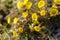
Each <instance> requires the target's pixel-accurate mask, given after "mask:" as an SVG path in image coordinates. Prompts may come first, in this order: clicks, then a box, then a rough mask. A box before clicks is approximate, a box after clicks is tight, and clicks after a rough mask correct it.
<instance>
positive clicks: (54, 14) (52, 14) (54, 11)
mask: <svg viewBox="0 0 60 40" xmlns="http://www.w3.org/2000/svg"><path fill="white" fill-rule="evenodd" d="M56 15H58V10H57V9H51V10H50V16H56Z"/></svg>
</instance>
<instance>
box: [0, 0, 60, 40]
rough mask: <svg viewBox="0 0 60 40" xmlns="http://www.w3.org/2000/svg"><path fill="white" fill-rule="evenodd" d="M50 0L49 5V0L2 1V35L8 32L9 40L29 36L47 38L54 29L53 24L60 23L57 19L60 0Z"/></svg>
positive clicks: (23, 38)
mask: <svg viewBox="0 0 60 40" xmlns="http://www.w3.org/2000/svg"><path fill="white" fill-rule="evenodd" d="M1 1H2V0H1ZM51 2H52V4H51V5H50V6H49V3H50V0H15V1H13V0H10V1H6V0H4V1H2V2H1V4H2V3H5V4H4V5H3V6H4V7H3V8H1V9H0V10H1V12H0V13H1V14H0V15H2V18H1V25H2V26H3V27H2V28H3V29H4V32H3V33H2V35H3V34H4V33H5V34H8V36H9V38H10V40H15V39H16V40H29V38H30V39H31V40H38V39H39V40H40V39H41V38H42V40H44V39H46V40H47V38H48V37H50V36H51V34H52V33H53V32H52V33H51V34H50V33H49V32H50V31H51V29H52V28H53V29H54V25H57V23H59V25H60V21H58V20H60V13H59V12H60V10H58V7H59V6H60V0H51ZM1 4H0V5H1ZM8 4H9V6H8ZM0 7H2V5H1V6H0ZM2 9H3V11H2ZM2 20H3V21H2ZM5 30H6V31H5ZM54 30H55V29H54ZM48 34H49V35H48ZM52 35H53V34H52ZM41 36H42V37H41ZM35 37H37V38H36V39H35ZM40 37H41V38H40ZM46 37H47V38H46Z"/></svg>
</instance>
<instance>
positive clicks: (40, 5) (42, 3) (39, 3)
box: [38, 0, 45, 8]
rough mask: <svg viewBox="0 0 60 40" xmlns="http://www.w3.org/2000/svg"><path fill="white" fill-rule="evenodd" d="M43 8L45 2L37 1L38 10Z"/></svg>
mask: <svg viewBox="0 0 60 40" xmlns="http://www.w3.org/2000/svg"><path fill="white" fill-rule="evenodd" d="M44 6H45V1H42V0H41V1H39V2H38V8H42V7H44Z"/></svg>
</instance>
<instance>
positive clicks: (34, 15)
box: [32, 13, 38, 21]
mask: <svg viewBox="0 0 60 40" xmlns="http://www.w3.org/2000/svg"><path fill="white" fill-rule="evenodd" d="M32 20H33V21H37V20H38V15H37V14H36V13H33V14H32Z"/></svg>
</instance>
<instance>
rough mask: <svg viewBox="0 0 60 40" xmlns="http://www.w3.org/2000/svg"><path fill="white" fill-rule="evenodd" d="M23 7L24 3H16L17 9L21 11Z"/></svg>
mask: <svg viewBox="0 0 60 40" xmlns="http://www.w3.org/2000/svg"><path fill="white" fill-rule="evenodd" d="M23 6H24V3H23V2H21V1H18V2H17V8H18V9H21V8H22V7H23Z"/></svg>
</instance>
